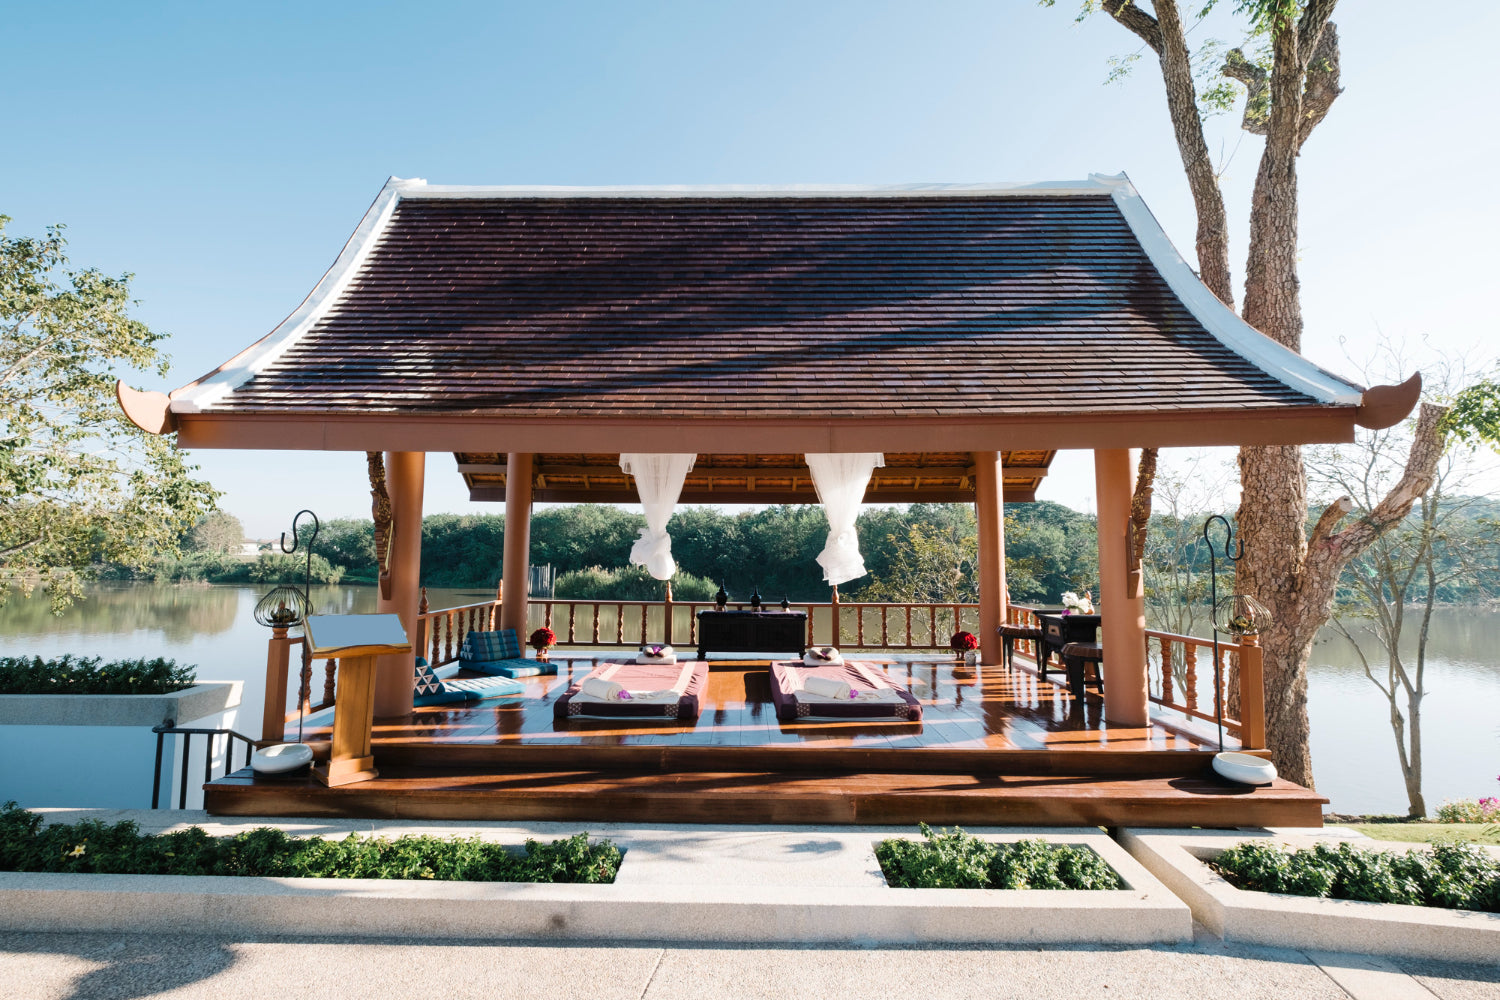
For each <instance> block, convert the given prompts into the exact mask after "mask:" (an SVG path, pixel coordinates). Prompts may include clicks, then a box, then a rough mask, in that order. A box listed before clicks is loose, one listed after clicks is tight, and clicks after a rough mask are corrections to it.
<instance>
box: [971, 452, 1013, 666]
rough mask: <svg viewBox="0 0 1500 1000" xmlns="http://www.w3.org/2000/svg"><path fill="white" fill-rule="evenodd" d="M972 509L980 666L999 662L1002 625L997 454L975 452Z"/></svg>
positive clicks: (1001, 487)
mask: <svg viewBox="0 0 1500 1000" xmlns="http://www.w3.org/2000/svg"><path fill="white" fill-rule="evenodd" d="M974 507H975V513H976V514H977V515H978V520H979V662H980V663H982V664H984V665H986V666H989V665H991V664H996V663H999V662H1000V659H1001V658H1000V636H999V634H998V633H997V631H996V630H997V629H999V628H1000V625H1001V623H1003V622H1004V621H1005V613H1006V610H1007V609H1006V590H1005V481H1004V478H1003V477H1002V475H1001V469H1000V453H999V452H998V451H976V452H974Z"/></svg>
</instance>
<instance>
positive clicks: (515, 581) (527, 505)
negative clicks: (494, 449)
mask: <svg viewBox="0 0 1500 1000" xmlns="http://www.w3.org/2000/svg"><path fill="white" fill-rule="evenodd" d="M531 475H532V455H530V454H529V453H523V452H511V453H509V454H508V455H506V456H505V555H504V559H505V564H504V567H503V568H502V570H501V576H500V584H501V590H500V627H501V628H513V629H515V630H516V635H517V636H519V637H520V639H521V641H522V642H523V643H524V642H525V641H526V604H527V601H528V599H529V598H530V596H531V565H530V564H531Z"/></svg>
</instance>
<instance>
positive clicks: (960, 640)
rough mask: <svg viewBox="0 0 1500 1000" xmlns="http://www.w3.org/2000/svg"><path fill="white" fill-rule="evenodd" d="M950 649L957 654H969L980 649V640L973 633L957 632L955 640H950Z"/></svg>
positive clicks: (954, 635)
mask: <svg viewBox="0 0 1500 1000" xmlns="http://www.w3.org/2000/svg"><path fill="white" fill-rule="evenodd" d="M948 648H949V649H951V650H953V651H954V652H955V653H967V652H968V651H969V650H971V649H978V648H979V639H978V638H977V637H975V635H974V633H973V632H955V633H953V638H951V639H949V640H948Z"/></svg>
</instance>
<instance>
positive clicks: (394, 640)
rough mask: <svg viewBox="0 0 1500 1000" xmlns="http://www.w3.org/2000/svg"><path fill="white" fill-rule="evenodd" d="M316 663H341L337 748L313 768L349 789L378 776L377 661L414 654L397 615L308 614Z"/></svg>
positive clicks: (335, 733)
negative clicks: (373, 745)
mask: <svg viewBox="0 0 1500 1000" xmlns="http://www.w3.org/2000/svg"><path fill="white" fill-rule="evenodd" d="M303 631H304V632H305V633H306V635H307V645H308V648H309V649H311V650H312V655H313V659H315V660H323V659H335V660H338V661H339V670H338V691H337V692H336V694H335V696H334V702H333V749H332V752H331V753H330V754H329V756H328V763H327V764H318V765H315V766H314V767H313V777H315V778H317V779H318V780H319V781H321V782H322V783H323V784H325V785H348V784H352V783H354V782H356V781H368V780H369V779H371V778H374V777H376V776H377V775H379V773H380V772H379V771H376V770H375V758H374V757H373V756H371V754H370V733H371V730H373V729H374V726H375V657H377V656H382V655H384V654H386V653H410V652H411V651H412V647H411V643H410V642H409V641H408V640H407V638H406V629H404V628H403V627H402V626H401V619H400V618H398V617H396V616H395V615H309V616H308V618H307V620H306V621H305V622H304V623H303Z"/></svg>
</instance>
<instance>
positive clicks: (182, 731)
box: [151, 726, 255, 809]
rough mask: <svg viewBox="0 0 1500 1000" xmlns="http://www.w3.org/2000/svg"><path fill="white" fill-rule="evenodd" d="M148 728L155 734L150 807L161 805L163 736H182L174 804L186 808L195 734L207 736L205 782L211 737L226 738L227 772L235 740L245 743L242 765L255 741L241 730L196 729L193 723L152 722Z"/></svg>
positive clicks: (231, 767) (211, 752)
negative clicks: (166, 724)
mask: <svg viewBox="0 0 1500 1000" xmlns="http://www.w3.org/2000/svg"><path fill="white" fill-rule="evenodd" d="M151 731H152V732H153V733H155V734H156V768H155V771H154V773H153V775H152V780H151V808H152V809H157V808H160V807H159V805H158V803H159V802H160V801H161V758H162V746H163V738H164V737H166V736H181V737H182V782H181V787H180V789H179V790H178V794H177V808H178V809H186V808H187V793H188V755H189V753H190V752H191V750H192V746H193V737H194V736H207V737H208V747H207V749H206V750H205V751H204V753H203V783H204V784H205V785H206V784H208V783H209V782H210V781H213V780H214V775H213V766H214V737H215V736H224V737H227V740H228V742H227V743H226V744H225V746H224V773H225V774H226V775H227V774H229V773H230V772H231V771H233V770H234V741H235V740H240V741H241V742H243V743H244V744H245V766H246V767H249V766H250V755H251V754H252V753H253V752H254V750H255V741H254V740H252V739H251V738H250V737H248V736H246V735H245V734H244V733H239V732H235V731H234V730H233V729H199V728H196V727H192V726H153V727H152V729H151Z"/></svg>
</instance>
